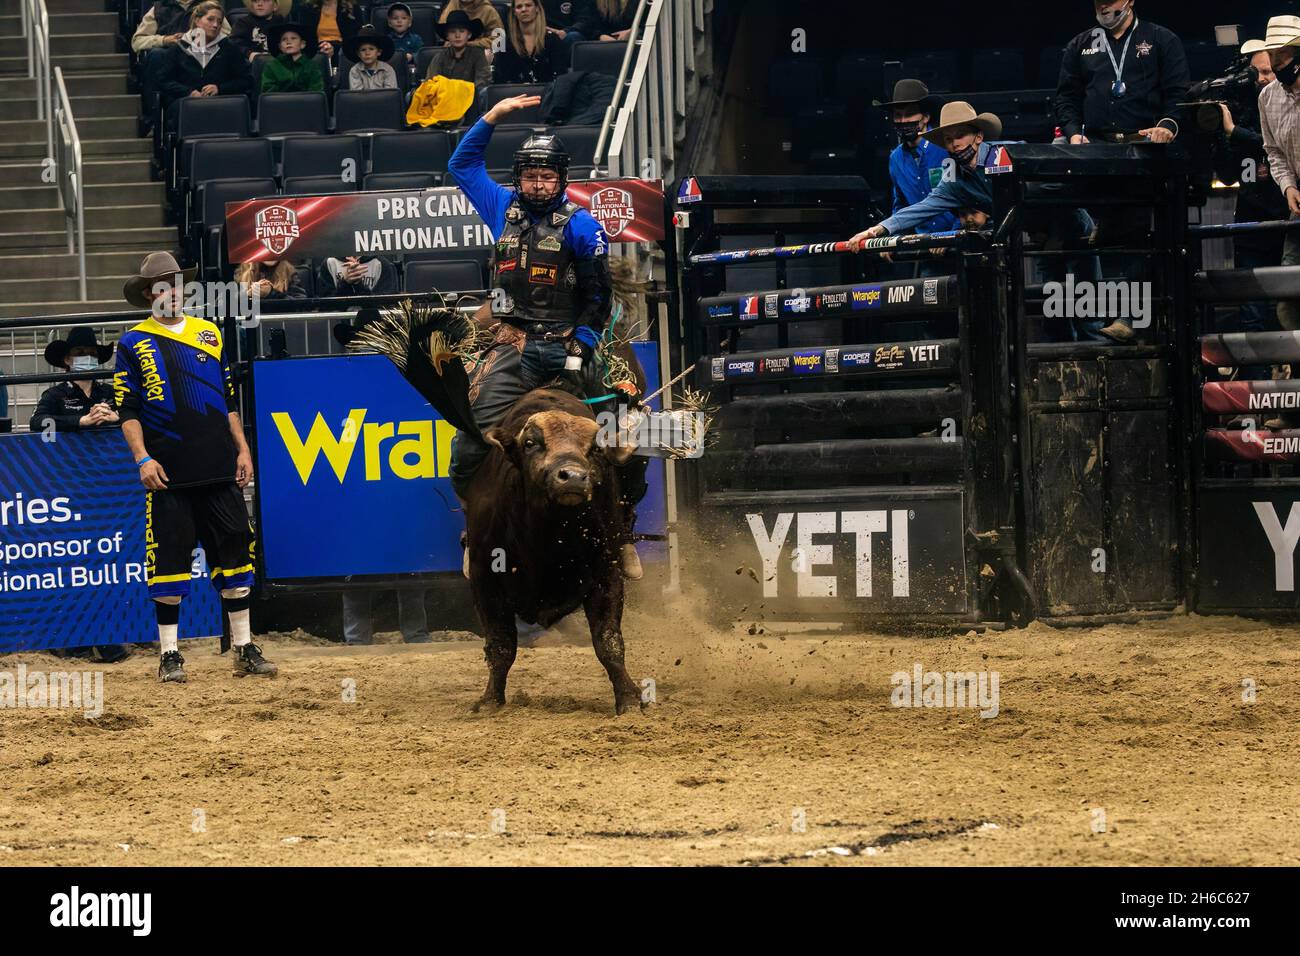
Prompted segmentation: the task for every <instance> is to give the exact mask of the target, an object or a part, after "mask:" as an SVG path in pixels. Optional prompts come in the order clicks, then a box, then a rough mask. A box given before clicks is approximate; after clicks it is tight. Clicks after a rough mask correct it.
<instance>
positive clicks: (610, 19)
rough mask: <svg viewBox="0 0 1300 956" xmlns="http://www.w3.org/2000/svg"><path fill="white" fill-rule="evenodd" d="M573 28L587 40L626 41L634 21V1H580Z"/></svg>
mask: <svg viewBox="0 0 1300 956" xmlns="http://www.w3.org/2000/svg"><path fill="white" fill-rule="evenodd" d="M577 18H578V19H577V22H576V23H575V24H574V26H573V28H574V29H575V30H577V31H578V32H579V33H581V34H582V35H583V36H585V37H586V38H587V39H588V40H626V39H627V38H628V36H629V35H630V34H631V33H632V21H633V20H634V19H636V0H581V3H579V8H578V14H577Z"/></svg>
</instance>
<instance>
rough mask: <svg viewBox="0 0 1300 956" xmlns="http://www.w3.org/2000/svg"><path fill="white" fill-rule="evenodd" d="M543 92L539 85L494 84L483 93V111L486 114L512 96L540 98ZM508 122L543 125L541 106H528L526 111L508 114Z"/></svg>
mask: <svg viewBox="0 0 1300 956" xmlns="http://www.w3.org/2000/svg"><path fill="white" fill-rule="evenodd" d="M545 92H546V87H545V86H544V85H542V84H540V83H494V84H492V85H491V86H489V87H488V88H487V89H486V90H484V91H483V110H484V112H486V111H487V110H490V109H491V108H492V107H494V106H496V104H498V103H500V102H501V101H502V100H508V99H510V97H512V96H541V95H542V94H543V93H545ZM510 121H511V122H512V123H516V124H523V123H535V124H537V125H538V126H541V125H543V124H544V123H545V120H543V119H542V107H541V104H540V103H539V104H538V105H537V106H530V107H529V108H528V109H526V110H515V111H514V112H513V113H511V114H510Z"/></svg>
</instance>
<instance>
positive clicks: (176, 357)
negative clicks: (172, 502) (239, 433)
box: [113, 316, 237, 488]
mask: <svg viewBox="0 0 1300 956" xmlns="http://www.w3.org/2000/svg"><path fill="white" fill-rule="evenodd" d="M113 390H114V401H115V402H116V404H117V409H118V415H119V416H120V417H121V419H122V420H123V421H129V420H135V421H138V422H139V423H140V427H141V430H142V431H143V433H144V447H145V449H146V450H147V451H148V452H149V455H150V457H152V458H154V459H156V460H157V461H158V462H159V463H160V464H161V465H162V467H163V470H164V471H166V472H167V477H168V479H169V481H168V483H167V485H168V487H169V488H179V487H186V486H191V485H204V484H211V483H214V482H222V481H233V480H234V478H235V457H236V449H235V442H234V439H233V437H232V436H231V434H230V420H229V418H228V417H227V416H228V415H229V413H230V412H233V411H235V410H236V408H237V406H236V404H235V386H234V380H233V379H232V378H231V375H230V364H229V363H228V362H227V361H226V359H225V356H224V355H223V353H222V341H221V330H220V329H218V328H217V326H215V325H213V324H212V323H211V322H208V321H207V320H205V319H198V318H194V317H193V316H185V322H184V324H183V325H179V326H177V327H175V328H168V327H167V326H165V325H162V324H161V323H159V322H158V321H156V320H155V319H152V318H151V319H146V320H145V321H144V322H141V323H140V324H139V325H137V326H135V328H133V329H131V330H129V331H128V332H126V333H125V334H124V335H123V336H122V337H121V339H119V340H118V343H117V364H116V367H115V370H114V375H113Z"/></svg>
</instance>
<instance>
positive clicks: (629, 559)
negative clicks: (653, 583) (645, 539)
mask: <svg viewBox="0 0 1300 956" xmlns="http://www.w3.org/2000/svg"><path fill="white" fill-rule="evenodd" d="M619 566H620V567H621V568H622V569H623V577H625V578H627V579H628V580H629V581H640V580H641V578H642V577H644V576H645V571H643V570H642V569H641V556H640V555H639V554H637V553H636V545H634V544H631V543H628V544H625V545H623V550H622V552H621V553H620V555H619Z"/></svg>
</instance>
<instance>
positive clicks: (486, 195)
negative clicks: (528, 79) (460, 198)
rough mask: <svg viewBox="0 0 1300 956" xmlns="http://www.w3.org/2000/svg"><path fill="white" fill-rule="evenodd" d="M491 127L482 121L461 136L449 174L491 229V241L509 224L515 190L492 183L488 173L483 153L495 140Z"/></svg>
mask: <svg viewBox="0 0 1300 956" xmlns="http://www.w3.org/2000/svg"><path fill="white" fill-rule="evenodd" d="M492 128H493V127H492V124H491V123H489V122H488V121H487V120H484V119H481V120H479V121H478V122H477V123H475V124H474V125H473V126H472V127H470V131H469V132H468V133H466V134H465V135H464V136H463V137H461V141H460V144H459V145H458V146H457V147H456V151H455V152H454V153H452V154H451V162H449V163H448V164H447V172H449V173H450V174H451V178H452V179H453V180H455V182H456V185H457V186H459V187H460V188H461V191H462V192H463V193H464V194H465V195H466V196H467V197H469V201H470V202H471V203H473V205H474V208H475V209H477V210H478V214H479V216H480V217H481V218H482V220H483V221H484V222H485V223H487V227H488V228H489V229H490V230H492V238H493V239H494V240H495V239H498V238H500V236H501V230H502V229H504V228H505V224H506V207H507V206H509V205H510V197H511V196H512V195H513V192H512V190H509V189H507V188H506V187H505V186H502V185H501V184H500V183H496V182H493V180H492V177H491V176H489V175H488V172H487V162H486V161H485V160H484V158H483V154H484V152H485V151H486V149H487V144H488V140H490V139H491V138H492Z"/></svg>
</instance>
